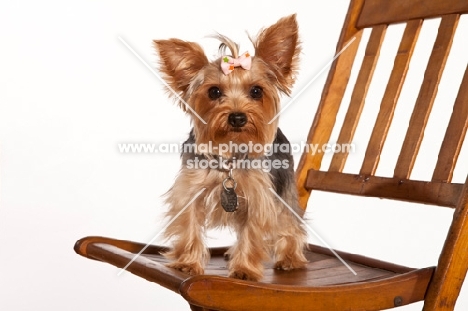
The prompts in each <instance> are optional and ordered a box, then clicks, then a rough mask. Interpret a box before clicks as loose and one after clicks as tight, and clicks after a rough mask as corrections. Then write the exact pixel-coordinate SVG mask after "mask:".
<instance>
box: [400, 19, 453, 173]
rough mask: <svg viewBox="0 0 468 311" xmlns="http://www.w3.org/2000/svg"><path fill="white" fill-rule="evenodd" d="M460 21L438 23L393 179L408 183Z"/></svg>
mask: <svg viewBox="0 0 468 311" xmlns="http://www.w3.org/2000/svg"><path fill="white" fill-rule="evenodd" d="M459 19H460V16H459V15H446V16H444V17H443V18H442V20H441V22H440V26H439V31H438V34H437V38H436V40H435V43H434V47H433V49H432V53H431V56H430V57H429V63H428V65H427V68H426V71H425V73H424V79H423V83H422V85H421V89H420V91H419V95H418V98H417V99H416V104H415V106H414V110H413V113H412V115H411V119H410V123H409V127H408V131H407V133H406V136H405V140H404V142H403V146H402V149H401V152H400V155H399V157H398V161H397V164H396V167H395V171H394V176H395V177H397V178H401V179H408V178H409V176H410V174H411V171H412V169H413V166H414V162H415V161H416V157H417V155H418V151H419V147H420V146H421V142H422V139H423V137H424V129H425V128H426V124H427V120H428V118H429V115H430V113H431V109H432V105H433V103H434V100H435V97H436V95H437V89H438V86H439V82H440V78H441V76H442V72H443V70H444V67H445V63H446V61H447V58H448V55H449V51H450V48H451V46H452V41H453V36H454V34H455V30H456V28H457V25H458V21H459Z"/></svg>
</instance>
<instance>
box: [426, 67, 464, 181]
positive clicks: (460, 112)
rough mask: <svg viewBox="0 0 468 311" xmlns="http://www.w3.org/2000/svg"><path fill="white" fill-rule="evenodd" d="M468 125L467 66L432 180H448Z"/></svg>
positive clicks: (450, 178)
mask: <svg viewBox="0 0 468 311" xmlns="http://www.w3.org/2000/svg"><path fill="white" fill-rule="evenodd" d="M467 127H468V66H467V68H466V69H465V75H464V76H463V80H462V83H461V85H460V89H459V91H458V95H457V99H456V100H455V104H454V106H453V112H452V116H451V117H450V122H449V125H448V128H447V131H446V132H445V137H444V141H443V142H442V146H441V148H440V151H439V159H438V160H437V164H436V168H435V170H434V174H433V175H432V181H438V182H450V181H451V180H452V176H453V170H454V169H455V164H456V163H457V159H458V155H459V154H460V149H461V147H462V145H463V141H464V139H465V135H466V130H467Z"/></svg>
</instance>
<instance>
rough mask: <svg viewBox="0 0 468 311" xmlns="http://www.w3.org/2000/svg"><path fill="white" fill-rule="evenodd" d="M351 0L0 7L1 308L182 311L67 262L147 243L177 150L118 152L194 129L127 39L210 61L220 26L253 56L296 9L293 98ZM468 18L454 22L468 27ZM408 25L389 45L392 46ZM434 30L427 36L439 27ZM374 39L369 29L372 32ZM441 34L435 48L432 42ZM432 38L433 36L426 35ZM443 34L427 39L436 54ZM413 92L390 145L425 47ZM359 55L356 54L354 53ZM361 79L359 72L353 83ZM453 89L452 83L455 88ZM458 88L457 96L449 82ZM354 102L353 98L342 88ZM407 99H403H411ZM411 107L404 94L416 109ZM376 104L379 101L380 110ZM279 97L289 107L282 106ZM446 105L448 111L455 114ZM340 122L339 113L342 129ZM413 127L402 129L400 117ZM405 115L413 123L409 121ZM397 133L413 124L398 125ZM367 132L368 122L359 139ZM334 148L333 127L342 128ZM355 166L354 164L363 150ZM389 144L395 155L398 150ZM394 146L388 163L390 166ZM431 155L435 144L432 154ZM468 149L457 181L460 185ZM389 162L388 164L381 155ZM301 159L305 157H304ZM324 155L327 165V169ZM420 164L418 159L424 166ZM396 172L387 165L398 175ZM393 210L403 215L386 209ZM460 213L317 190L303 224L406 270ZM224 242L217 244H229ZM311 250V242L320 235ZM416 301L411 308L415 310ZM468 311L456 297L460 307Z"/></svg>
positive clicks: (423, 172)
mask: <svg viewBox="0 0 468 311" xmlns="http://www.w3.org/2000/svg"><path fill="white" fill-rule="evenodd" d="M347 6H348V1H346V0H333V1H320V2H311V1H309V2H306V1H294V0H289V1H287V2H283V1H256V2H253V1H235V2H232V3H226V2H223V1H165V2H162V1H159V2H157V1H133V2H132V3H131V4H130V3H128V4H122V3H121V2H119V3H117V1H83V0H82V1H15V2H13V1H9V2H6V1H3V2H2V3H1V4H0V43H1V47H0V56H1V57H0V139H1V140H0V173H1V197H0V200H1V201H0V203H1V207H0V252H1V253H0V254H1V260H0V263H1V265H0V280H1V281H0V287H1V291H0V309H1V310H129V309H132V310H187V309H188V306H187V304H186V303H185V302H184V301H183V300H182V299H181V298H179V297H178V296H177V295H176V294H174V293H172V292H170V291H167V290H165V289H163V288H162V287H159V286H158V285H155V284H152V283H149V282H147V281H145V280H143V279H140V278H138V277H135V276H133V275H131V274H129V273H124V274H123V275H121V276H117V272H118V270H117V269H116V268H114V267H112V266H110V265H106V264H102V263H98V262H93V261H91V260H88V259H85V258H82V257H80V256H78V255H76V254H75V253H74V252H73V245H74V242H75V241H76V240H77V239H79V238H81V237H84V236H87V235H102V236H109V237H114V238H120V239H130V240H135V241H140V242H147V241H149V240H150V239H151V238H152V237H153V236H154V235H155V234H156V233H158V231H159V230H160V229H161V227H162V225H161V215H162V213H163V211H164V207H163V203H162V199H161V195H162V194H163V193H164V192H165V191H167V190H168V188H169V187H170V185H171V184H172V182H173V180H174V176H175V175H176V173H177V171H178V169H179V156H178V155H177V154H121V153H119V152H118V148H117V145H118V143H124V142H149V143H174V142H175V143H177V142H181V141H183V140H184V139H185V138H186V135H187V133H188V131H189V129H190V122H189V119H188V117H187V116H185V115H184V114H183V113H182V112H181V111H180V110H179V109H178V108H177V107H176V106H175V105H172V104H171V101H170V100H167V98H166V95H165V92H164V91H163V88H162V85H161V83H160V82H159V81H158V80H157V79H156V77H155V76H153V75H152V73H151V72H150V71H149V70H148V69H147V68H146V67H145V66H144V65H143V64H142V63H141V62H140V61H139V60H138V59H137V58H136V57H135V56H134V55H133V54H132V53H131V52H130V51H129V50H128V49H127V48H126V47H125V46H124V45H123V44H122V42H121V41H120V40H119V39H118V38H119V37H121V38H122V39H124V40H125V41H127V42H128V44H129V45H131V46H132V47H133V48H134V49H135V50H136V52H137V53H138V54H140V55H141V56H142V57H143V59H144V60H145V61H147V62H148V63H150V64H151V65H152V66H154V64H155V60H156V58H155V55H154V52H153V50H152V46H151V41H152V39H164V38H170V37H176V38H182V39H185V40H190V41H197V42H200V43H201V44H202V45H203V46H204V47H205V48H206V52H207V55H208V57H210V58H213V56H214V55H215V54H216V53H217V50H216V46H217V42H215V41H214V40H212V39H208V38H206V37H205V36H206V35H209V34H213V33H214V32H215V31H217V32H220V33H222V34H225V35H228V36H230V37H231V38H233V39H235V40H236V41H239V42H241V50H242V51H244V50H247V49H251V47H250V45H249V41H248V39H247V36H246V34H245V31H246V30H247V31H248V32H249V33H251V34H256V33H257V31H258V30H259V29H260V28H261V27H264V26H268V25H270V24H272V23H274V22H275V21H276V20H277V19H279V18H280V17H282V16H285V15H288V14H292V13H297V14H298V15H297V18H298V21H299V25H300V32H301V37H302V41H303V53H302V63H301V64H302V66H301V72H300V75H299V79H298V82H297V84H296V88H295V91H296V92H298V91H299V90H300V89H301V87H303V86H305V85H306V84H307V83H308V82H309V81H310V79H311V78H312V77H314V75H315V74H316V73H318V72H319V70H321V69H322V67H323V66H324V65H325V64H326V63H327V62H328V61H329V60H330V59H331V58H332V57H333V54H334V52H335V46H336V42H337V39H338V35H339V32H340V27H341V25H342V22H343V20H344V15H345V12H346V10H347ZM467 26H468V25H467V21H466V19H463V20H462V22H461V24H460V27H461V28H464V29H465V32H464V36H465V38H466V35H467V32H466V29H467ZM402 29H403V28H402V27H396V29H395V30H394V31H393V30H392V31H389V39H388V40H386V41H385V44H390V43H392V42H393V43H395V42H398V41H397V40H398V36H401V31H402ZM436 29H437V23H436V21H434V22H429V23H427V25H425V28H424V29H423V32H425V31H427V32H430V31H434V30H436ZM367 35H368V33H366V36H367ZM431 38H432V39H431ZM460 38H462V35H459V36H458V37H457V38H456V40H455V42H454V45H455V46H456V48H457V49H460V50H461V52H459V53H458V54H455V55H454V59H455V61H457V62H458V65H457V64H456V63H455V62H450V61H449V63H448V67H449V68H450V70H451V72H450V73H449V74H444V79H445V80H444V81H446V82H445V83H444V84H443V86H441V89H440V91H439V96H438V99H437V102H436V104H435V106H434V109H436V110H437V111H436V113H435V117H434V118H432V119H431V120H430V121H429V125H432V124H433V123H434V121H436V119H437V120H439V121H440V120H441V119H442V121H444V122H446V121H447V120H448V116H449V113H450V111H451V108H450V106H448V105H451V103H452V102H453V98H454V96H455V95H456V86H457V85H458V82H457V83H454V82H453V81H459V78H460V77H461V75H462V73H463V70H464V69H465V66H464V65H463V66H460V63H461V62H462V63H464V64H466V62H467V58H468V50H467V49H468V48H467V47H463V42H462V41H461V39H460ZM431 40H432V41H431ZM432 43H433V37H429V39H428V41H427V45H428V46H429V47H430V46H431V45H432ZM417 51H419V52H418V53H420V54H418V57H417V59H419V60H420V63H421V66H420V68H419V67H418V65H414V67H412V68H411V70H410V73H409V75H408V77H409V78H410V77H411V76H412V75H413V76H414V77H415V80H416V82H414V84H410V86H409V87H407V88H406V89H404V90H403V94H402V96H406V98H408V103H407V104H406V99H402V102H404V103H403V104H401V105H399V107H398V109H397V111H396V117H400V118H401V120H400V121H398V122H400V123H398V122H397V123H395V126H393V127H392V130H391V132H390V135H391V136H392V135H395V136H396V135H397V134H398V133H399V132H401V131H404V127H405V124H407V120H408V118H409V116H410V112H411V105H412V103H413V102H414V97H415V96H417V91H418V85H419V83H420V82H418V79H420V78H418V77H421V76H422V72H423V70H424V65H425V63H426V62H427V57H428V53H429V52H430V50H429V49H428V48H425V47H424V45H422V46H421V47H419V48H417ZM384 54H385V53H383V54H382V57H386V56H388V59H389V60H388V62H384V64H383V65H381V66H380V67H378V68H377V70H376V75H377V76H379V77H382V83H376V84H373V85H372V86H371V89H370V94H369V99H368V100H367V102H368V103H371V105H369V108H366V109H365V111H364V112H363V113H364V115H363V118H369V120H370V121H369V122H368V126H372V124H373V120H374V118H375V115H376V113H377V112H378V103H379V100H380V98H381V94H382V92H383V89H382V86H384V85H385V79H386V77H388V70H389V68H391V65H392V64H393V60H392V59H393V55H392V54H391V53H390V54H386V55H384ZM360 55H362V51H361V53H360ZM326 72H327V71H325V73H324V74H322V75H320V77H319V78H318V79H317V80H316V81H315V82H314V83H312V85H311V86H310V87H308V89H307V90H306V91H305V92H304V93H303V94H302V95H301V96H300V97H299V99H298V100H297V101H296V102H295V103H294V104H293V105H292V106H291V107H290V108H288V110H286V112H285V113H284V114H283V115H282V116H281V121H280V124H281V127H282V128H283V131H284V132H285V134H286V135H287V136H288V137H289V139H290V140H291V141H292V142H300V141H301V140H304V139H305V137H306V135H307V132H308V129H309V127H310V124H311V121H312V118H313V115H314V113H315V110H316V108H317V104H318V102H319V98H320V94H321V89H322V86H323V83H324V80H325V77H326ZM352 79H353V78H352ZM456 79H458V80H456ZM453 87H454V88H453ZM347 98H349V93H348V94H347ZM402 98H404V97H402ZM411 98H412V100H409V99H411ZM373 101H375V104H373V105H372V102H373ZM285 102H287V101H286V99H285ZM447 106H448V107H447ZM342 118H343V111H341V112H340V118H339V120H338V123H339V122H340V120H342ZM405 118H406V119H405ZM405 120H406V121H405ZM401 125H403V126H401ZM441 128H443V126H442V127H437V126H434V127H430V129H428V131H427V132H426V140H425V142H424V144H423V146H422V151H421V154H422V156H424V155H426V154H427V155H429V151H431V150H437V148H438V147H439V146H440V140H441V139H442V136H443V132H441ZM364 130H365V126H364V127H362V126H361V127H359V128H358V134H359V133H360V132H363V131H364ZM400 134H401V133H400ZM333 135H334V137H335V139H336V137H337V133H334V134H333ZM355 144H356V152H355V153H354V154H352V155H351V156H350V158H349V163H348V165H347V167H346V169H345V170H346V171H350V172H351V171H353V170H355V169H356V167H359V164H360V161H362V157H363V152H364V151H365V139H364V141H361V140H356V141H355ZM394 147H395V148H394ZM397 147H398V145H396V146H393V145H390V146H389V147H387V149H386V150H385V153H384V155H383V156H382V157H383V159H382V161H384V160H388V162H389V163H392V161H395V160H392V159H395V155H396V154H397V152H398V148H397ZM434 148H435V149H434ZM436 156H437V153H434V155H430V156H428V157H427V158H422V160H420V161H419V162H418V164H417V165H416V167H415V171H414V175H413V176H414V177H416V178H420V179H428V178H430V171H431V169H433V165H434V163H435V159H436ZM467 156H468V150H467V148H466V147H465V148H464V149H463V150H462V154H461V156H460V159H461V160H460V165H459V166H460V167H459V168H458V170H457V173H456V174H455V177H454V178H455V180H456V181H458V182H464V180H465V177H466V172H467V171H468V164H467V161H466V159H467ZM385 157H387V158H386V159H384V158H385ZM295 158H296V160H298V155H296V156H295ZM329 160H330V155H327V156H326V157H325V163H327V161H329ZM418 160H419V159H418ZM392 170H393V166H392V165H389V166H382V167H380V168H379V173H380V174H381V175H384V176H386V175H390V174H391V173H392ZM390 207H393V208H391V209H390ZM452 213H453V211H452V210H450V209H444V208H436V207H430V206H416V205H413V204H408V203H400V202H397V203H395V202H389V201H385V200H377V199H375V200H373V199H370V200H361V199H359V198H351V197H347V196H334V195H330V194H325V193H319V192H316V193H314V194H313V196H312V199H311V202H310V204H309V209H308V213H307V218H308V220H309V223H310V225H311V226H312V227H313V228H314V230H315V231H316V232H317V233H319V234H320V235H321V236H322V238H324V239H325V240H326V241H327V242H328V243H329V244H330V245H331V246H333V247H334V248H337V249H341V250H346V251H350V252H360V253H363V254H366V255H368V256H371V257H376V258H380V259H383V260H388V261H394V262H397V263H399V264H404V265H408V266H415V267H424V266H429V265H435V264H436V263H437V258H438V254H439V252H440V249H441V247H442V243H443V239H444V238H445V234H446V232H447V228H448V224H449V222H450V220H451V217H452ZM219 236H221V237H219ZM230 240H231V238H230V237H229V235H228V234H225V233H223V234H222V235H216V236H215V235H211V236H210V238H209V241H208V242H209V243H210V244H211V245H225V244H228V243H229V241H230ZM310 241H311V242H317V241H316V239H315V238H314V237H313V236H311V237H310ZM421 306H422V304H414V305H411V306H407V307H403V308H401V310H420V309H421ZM467 309H468V289H467V286H466V285H465V286H464V288H463V289H462V293H461V295H460V298H459V301H458V304H457V308H456V310H467Z"/></svg>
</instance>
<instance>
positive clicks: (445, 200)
mask: <svg viewBox="0 0 468 311" xmlns="http://www.w3.org/2000/svg"><path fill="white" fill-rule="evenodd" d="M306 187H307V188H309V189H311V190H312V189H313V190H322V191H329V192H337V193H343V194H352V195H359V196H367V197H377V198H386V199H394V200H401V201H407V202H415V203H423V204H431V205H438V206H445V207H455V206H456V204H457V202H458V198H459V196H460V194H461V191H462V188H463V185H462V184H448V183H444V182H426V181H416V180H406V179H399V178H387V177H377V176H368V175H354V174H345V173H339V172H323V171H315V170H310V171H309V176H308V178H307V181H306Z"/></svg>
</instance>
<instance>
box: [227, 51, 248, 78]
mask: <svg viewBox="0 0 468 311" xmlns="http://www.w3.org/2000/svg"><path fill="white" fill-rule="evenodd" d="M251 65H252V57H251V56H250V54H249V52H245V53H244V54H242V55H241V56H239V57H238V58H233V57H231V56H227V55H226V56H223V57H222V58H221V70H222V71H223V72H224V74H225V75H228V74H230V73H231V72H232V71H233V70H234V68H235V67H242V68H244V69H245V70H249V69H250V66H251Z"/></svg>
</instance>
